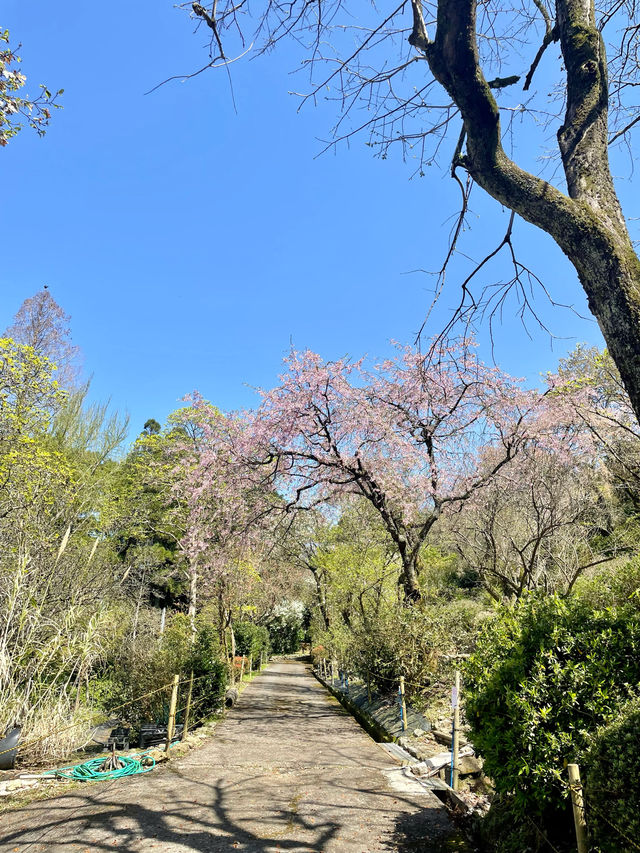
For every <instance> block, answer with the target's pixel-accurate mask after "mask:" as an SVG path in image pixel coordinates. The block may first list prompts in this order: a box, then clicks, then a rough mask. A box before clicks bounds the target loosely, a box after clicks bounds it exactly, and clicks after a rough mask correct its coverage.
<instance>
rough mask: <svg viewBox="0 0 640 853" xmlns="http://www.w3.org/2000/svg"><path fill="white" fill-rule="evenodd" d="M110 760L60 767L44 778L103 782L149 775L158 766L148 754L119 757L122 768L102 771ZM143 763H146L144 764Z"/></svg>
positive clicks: (46, 773)
mask: <svg viewBox="0 0 640 853" xmlns="http://www.w3.org/2000/svg"><path fill="white" fill-rule="evenodd" d="M108 760H109V759H108V758H104V757H102V758H92V759H91V760H90V761H84V762H83V763H82V764H73V765H70V766H69V767H60V768H58V769H57V770H47V771H46V772H45V773H43V776H55V777H56V778H58V779H68V780H70V781H72V782H102V781H104V780H106V779H122V778H123V777H124V776H137V775H139V774H141V773H149V772H150V771H151V770H153V768H154V767H155V766H156V761H155V758H153V756H151V755H149V754H148V753H146V752H145V753H143V754H142V755H122V756H120V755H119V756H118V759H117V760H118V761H119V762H121V763H122V767H117V768H115V769H113V770H102V769H101V768H102V767H104V764H105V762H106V761H108ZM143 761H145V762H146V763H145V764H143V763H142V762H143ZM149 762H150V763H149Z"/></svg>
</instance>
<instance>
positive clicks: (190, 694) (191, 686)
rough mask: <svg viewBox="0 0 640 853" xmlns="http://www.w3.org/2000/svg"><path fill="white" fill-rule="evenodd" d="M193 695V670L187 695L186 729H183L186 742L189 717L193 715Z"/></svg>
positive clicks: (183, 737)
mask: <svg viewBox="0 0 640 853" xmlns="http://www.w3.org/2000/svg"><path fill="white" fill-rule="evenodd" d="M192 695H193V670H191V675H190V676H189V692H188V693H187V707H186V708H185V712H184V727H183V729H182V740H184V739H185V738H186V736H187V732H188V731H189V715H190V714H191V697H192Z"/></svg>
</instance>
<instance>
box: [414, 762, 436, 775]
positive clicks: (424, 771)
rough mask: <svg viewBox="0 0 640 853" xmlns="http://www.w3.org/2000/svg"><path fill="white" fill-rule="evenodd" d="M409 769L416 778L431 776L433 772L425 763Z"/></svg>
mask: <svg viewBox="0 0 640 853" xmlns="http://www.w3.org/2000/svg"><path fill="white" fill-rule="evenodd" d="M409 769H410V770H411V772H412V773H413V775H414V776H429V774H430V773H431V772H432V771H431V768H429V767H427V765H426V764H425V762H424V761H420V762H419V763H418V764H412V765H411V767H410V768H409Z"/></svg>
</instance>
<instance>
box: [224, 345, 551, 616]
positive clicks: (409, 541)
mask: <svg viewBox="0 0 640 853" xmlns="http://www.w3.org/2000/svg"><path fill="white" fill-rule="evenodd" d="M286 367H287V372H286V373H285V374H284V375H283V376H282V377H281V383H280V385H279V386H278V387H277V388H275V389H273V390H272V391H269V392H266V393H264V394H263V400H262V403H261V405H260V407H259V408H258V410H257V411H256V413H255V414H254V415H253V416H251V417H248V419H247V424H246V427H245V428H244V429H243V430H242V431H241V432H240V434H239V436H238V437H239V439H240V440H239V442H238V443H237V444H236V446H235V447H234V450H233V454H234V456H235V459H236V460H237V461H238V464H239V465H242V467H243V470H244V471H251V470H252V469H253V470H254V471H255V472H256V474H257V476H259V477H260V478H261V479H260V482H261V483H262V484H265V483H268V484H269V485H270V486H272V487H273V488H274V489H276V490H277V492H278V493H279V494H280V495H282V497H283V499H284V501H285V503H284V507H285V508H286V509H289V510H293V509H300V508H309V507H314V506H317V505H319V504H322V503H325V502H335V501H337V500H338V499H339V498H340V496H343V495H345V494H346V495H348V494H355V495H359V496H361V497H362V498H364V499H366V500H367V501H368V502H369V503H370V504H371V506H372V507H373V508H374V509H375V510H376V512H377V513H378V515H379V517H380V519H381V522H382V524H383V525H384V528H385V530H386V532H387V533H388V535H389V537H390V538H391V540H392V541H393V543H394V546H395V548H396V549H397V552H398V555H399V558H400V562H401V565H402V584H403V586H404V592H405V598H406V600H407V601H414V600H416V599H418V598H420V594H421V592H420V572H421V559H420V553H421V549H422V548H423V546H424V544H425V541H426V539H427V537H428V535H429V533H430V531H431V529H432V528H433V526H434V524H436V522H437V521H438V520H439V519H440V518H441V517H442V516H443V515H444V514H447V513H450V512H453V511H457V510H459V509H460V507H461V506H462V505H463V504H464V503H465V502H467V501H468V500H469V499H470V498H472V497H473V496H474V495H475V494H476V493H477V492H478V491H479V490H481V489H484V488H485V487H486V486H487V485H488V484H489V483H491V481H492V480H493V479H494V478H495V476H496V475H497V473H498V472H499V471H501V469H503V468H504V467H505V466H507V465H509V463H510V462H511V461H512V460H513V458H514V457H515V456H516V455H517V454H518V453H519V452H520V451H521V450H522V448H523V447H525V446H526V445H527V443H529V442H531V441H532V440H534V439H535V438H536V437H538V438H539V437H540V436H541V435H547V437H549V438H550V439H551V438H552V433H553V429H552V427H551V426H550V425H551V424H552V422H553V418H551V417H550V414H549V412H548V409H549V403H548V401H547V400H546V399H545V398H544V397H543V396H542V395H540V394H538V393H535V392H531V391H526V390H525V389H523V388H522V386H521V383H519V382H518V381H516V380H514V379H512V378H510V377H509V376H507V375H506V374H505V373H503V372H502V371H500V370H499V369H498V368H491V367H488V366H486V365H484V364H483V363H482V362H481V361H480V360H479V358H478V357H477V355H476V353H475V350H474V347H473V346H472V345H470V343H469V342H468V341H465V340H458V341H455V342H453V343H450V344H447V345H444V344H442V343H441V344H440V345H438V346H437V347H436V348H435V349H434V350H432V351H431V354H430V357H429V358H428V359H427V358H426V357H425V356H424V355H422V354H421V353H419V352H417V351H416V350H415V349H412V348H398V352H397V355H396V357H395V358H393V359H389V360H387V361H384V362H382V363H379V364H376V365H375V366H374V367H373V368H371V369H369V368H367V367H366V366H365V364H364V362H363V361H362V360H361V361H356V362H351V361H349V360H347V359H340V360H338V361H333V362H325V361H324V360H323V359H322V358H321V357H320V356H319V355H316V354H315V353H312V352H308V351H307V352H302V353H298V352H292V353H291V355H290V356H289V358H288V359H287V360H286Z"/></svg>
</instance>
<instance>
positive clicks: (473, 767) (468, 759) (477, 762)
mask: <svg viewBox="0 0 640 853" xmlns="http://www.w3.org/2000/svg"><path fill="white" fill-rule="evenodd" d="M459 761H460V764H459V770H460V774H461V775H462V776H468V775H469V774H470V773H481V772H482V760H481V759H480V758H476V756H475V755H465V756H463V757H462V758H460V759H459Z"/></svg>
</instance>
